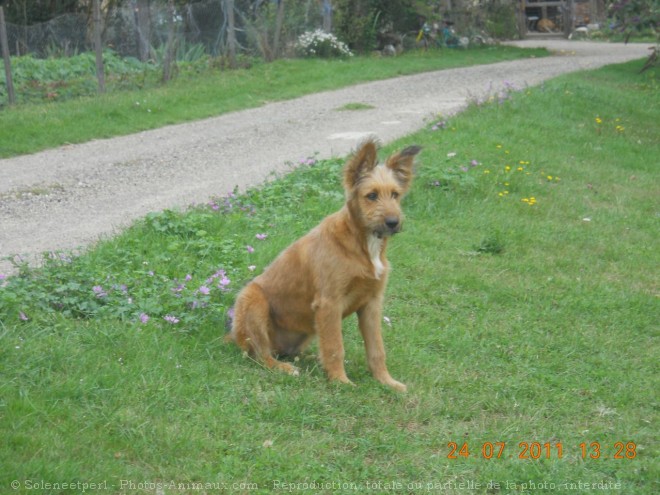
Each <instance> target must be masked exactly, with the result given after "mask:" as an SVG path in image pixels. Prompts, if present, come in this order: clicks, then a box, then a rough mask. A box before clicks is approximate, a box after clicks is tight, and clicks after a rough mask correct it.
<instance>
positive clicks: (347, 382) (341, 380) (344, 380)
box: [330, 375, 355, 387]
mask: <svg viewBox="0 0 660 495" xmlns="http://www.w3.org/2000/svg"><path fill="white" fill-rule="evenodd" d="M330 381H331V382H332V383H341V384H342V385H352V386H353V387H355V383H353V382H352V381H350V380H349V379H348V377H347V376H346V375H342V376H336V377H332V378H330Z"/></svg>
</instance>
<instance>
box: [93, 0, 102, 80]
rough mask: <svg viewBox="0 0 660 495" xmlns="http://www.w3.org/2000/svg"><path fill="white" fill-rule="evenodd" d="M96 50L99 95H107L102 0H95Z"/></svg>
mask: <svg viewBox="0 0 660 495" xmlns="http://www.w3.org/2000/svg"><path fill="white" fill-rule="evenodd" d="M93 3H94V5H93V8H94V49H95V51H96V78H97V79H98V81H99V93H105V72H104V69H103V45H102V44H101V6H100V0H94V2H93Z"/></svg>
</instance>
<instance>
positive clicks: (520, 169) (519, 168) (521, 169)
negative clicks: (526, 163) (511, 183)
mask: <svg viewBox="0 0 660 495" xmlns="http://www.w3.org/2000/svg"><path fill="white" fill-rule="evenodd" d="M516 170H518V172H522V171H523V170H525V169H524V168H522V167H518V168H517V169H516Z"/></svg>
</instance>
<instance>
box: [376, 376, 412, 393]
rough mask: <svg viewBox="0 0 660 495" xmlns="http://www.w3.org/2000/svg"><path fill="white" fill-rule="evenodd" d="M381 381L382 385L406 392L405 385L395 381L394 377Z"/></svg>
mask: <svg viewBox="0 0 660 495" xmlns="http://www.w3.org/2000/svg"><path fill="white" fill-rule="evenodd" d="M381 383H382V384H383V385H387V386H388V387H392V388H393V389H394V390H396V391H397V392H406V391H407V390H408V387H406V386H405V385H404V384H403V383H401V382H397V381H396V380H395V379H394V378H392V377H389V378H388V379H386V380H381Z"/></svg>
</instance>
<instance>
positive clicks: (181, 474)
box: [0, 63, 660, 495]
mask: <svg viewBox="0 0 660 495" xmlns="http://www.w3.org/2000/svg"><path fill="white" fill-rule="evenodd" d="M638 65H639V63H629V64H624V65H618V66H610V67H606V68H603V69H600V70H597V71H593V72H585V73H579V74H573V75H569V76H564V77H561V78H558V79H555V80H552V81H549V82H547V83H545V84H544V85H543V86H541V87H538V88H531V89H526V90H524V91H519V92H515V93H511V94H509V95H507V96H506V98H502V99H501V100H500V99H495V100H494V101H493V102H491V103H486V104H482V105H479V106H477V105H474V106H473V107H472V108H471V109H469V110H468V111H467V112H465V113H464V114H461V115H459V116H456V117H453V118H451V119H447V118H443V117H439V118H438V120H439V121H440V120H442V121H444V124H443V125H442V126H436V125H433V124H435V123H430V124H429V128H428V129H427V130H425V131H422V132H420V133H418V134H415V135H412V136H409V137H407V138H406V139H403V140H401V141H399V142H397V143H394V144H392V145H391V146H388V147H387V149H385V150H383V155H385V154H387V153H389V152H390V151H392V150H393V149H395V148H402V147H404V146H407V145H409V144H412V143H416V144H420V145H422V146H424V151H423V152H422V155H421V158H420V163H419V168H418V177H417V179H416V183H415V184H414V185H413V191H412V193H411V194H410V195H409V196H408V197H407V198H406V200H405V209H406V212H407V221H406V225H405V231H404V232H403V233H402V234H400V235H399V236H397V237H395V238H394V239H393V241H392V242H391V243H390V251H389V258H390V261H391V263H392V265H393V271H392V274H391V277H390V285H389V288H388V291H387V296H386V301H385V315H386V316H387V322H386V323H384V328H385V340H386V347H387V349H388V364H389V368H390V371H391V372H392V374H393V376H396V377H397V378H399V379H401V380H402V381H404V382H405V383H407V385H408V386H409V392H408V393H407V394H398V393H394V392H392V391H390V390H388V389H386V388H384V387H381V386H379V385H378V384H377V383H376V382H375V381H374V380H373V379H372V378H371V376H370V375H369V373H368V371H367V369H366V362H365V357H364V351H363V345H362V343H361V340H360V337H359V332H358V330H357V328H356V323H355V321H354V320H353V319H349V320H347V321H346V322H345V324H344V339H345V343H346V359H347V364H346V368H347V373H348V374H349V376H350V377H351V378H352V379H353V381H354V382H355V383H356V384H357V387H343V386H336V385H332V384H329V383H328V382H327V381H326V378H325V375H324V373H323V372H322V370H321V369H320V367H319V365H318V363H317V361H316V359H315V358H314V357H313V354H312V353H310V354H308V355H306V356H303V358H302V359H301V362H300V363H299V365H300V366H301V367H302V369H303V373H302V376H300V377H298V378H293V377H289V376H284V375H281V374H277V373H273V372H270V371H268V370H265V369H263V368H261V367H260V366H259V365H258V364H257V363H254V362H252V361H251V360H249V359H247V358H244V357H243V356H242V355H241V353H240V352H239V351H238V350H237V349H236V348H235V347H232V346H226V345H225V344H224V343H223V339H222V336H223V332H224V328H223V327H224V323H225V313H226V310H227V308H229V307H230V306H231V304H232V301H233V298H234V296H235V294H236V291H237V290H238V288H239V287H240V286H241V285H242V284H243V283H244V282H245V281H247V280H248V279H250V278H251V277H252V276H254V275H255V274H257V273H259V272H261V270H263V268H264V266H265V265H266V264H267V263H268V262H269V261H271V260H272V259H273V257H274V256H275V255H276V254H277V252H278V251H279V250H280V249H282V248H283V247H285V246H286V245H288V244H289V243H290V242H291V241H293V240H294V239H295V238H296V237H298V236H299V235H300V234H302V233H303V232H305V231H306V230H307V229H309V228H310V227H312V226H313V225H315V224H316V223H317V222H318V221H319V220H320V219H321V218H323V217H324V216H325V215H327V214H328V213H330V212H331V211H333V210H334V209H336V208H338V207H339V206H340V205H341V203H342V194H341V190H340V179H339V173H340V169H341V166H342V164H341V162H339V161H326V162H321V163H315V162H314V161H313V160H311V161H310V164H311V165H304V166H302V167H300V168H299V169H298V170H296V171H295V172H293V173H291V174H290V175H288V176H286V177H283V178H281V179H279V180H276V181H274V182H271V183H270V184H268V185H266V186H264V187H262V188H259V189H255V190H253V191H250V192H249V193H247V194H246V195H244V196H241V197H227V198H219V199H218V200H217V201H215V202H214V203H212V204H209V205H206V206H203V207H198V208H194V209H192V210H190V211H187V212H164V213H160V214H154V215H151V216H149V217H147V218H145V219H144V220H142V221H140V222H137V223H136V224H135V225H134V226H133V227H132V228H130V229H129V230H127V231H126V232H125V233H124V234H122V235H121V236H119V237H117V238H115V239H112V240H109V241H105V242H102V243H100V244H99V245H98V246H96V247H95V248H94V249H92V250H90V251H89V252H88V253H86V254H84V255H82V256H80V257H77V258H74V259H71V260H69V259H67V258H66V256H65V255H53V256H52V258H53V259H52V260H51V263H50V266H48V267H47V268H45V269H43V270H41V271H33V270H30V269H27V268H26V269H24V271H23V273H22V275H21V276H20V277H15V278H9V279H5V280H4V282H0V283H3V286H2V288H1V289H0V321H1V322H2V323H1V325H0V332H1V335H2V343H3V345H2V346H1V347H0V360H1V362H2V367H1V368H0V374H1V375H2V379H1V380H0V391H1V392H0V397H1V402H0V415H1V416H0V417H1V418H2V420H1V421H0V435H1V436H2V438H3V446H2V448H0V466H1V469H0V487H2V489H4V490H8V489H9V487H10V486H11V482H12V481H13V480H16V481H17V482H18V483H19V485H17V486H18V487H19V489H18V490H17V491H16V493H29V492H31V490H30V489H29V488H30V487H33V486H34V484H35V483H51V484H55V483H60V486H59V488H51V489H48V490H46V491H47V492H49V493H65V492H67V493H68V492H70V491H68V490H66V489H63V488H62V487H61V484H62V483H78V482H80V483H85V482H86V483H100V484H103V483H105V487H106V488H107V489H108V490H109V491H110V492H113V493H157V492H159V491H162V492H165V493H193V492H195V490H196V489H197V490H199V489H206V491H208V492H212V491H214V490H218V489H220V488H226V489H227V490H228V491H230V492H232V493H248V492H251V493H267V492H269V491H271V490H273V489H275V490H277V491H294V492H297V493H349V492H355V491H356V490H355V489H357V490H359V491H361V492H371V493H481V494H487V493H488V494H492V493H554V492H559V491H567V492H569V491H570V492H575V493H592V492H597V493H600V492H605V491H606V492H608V493H611V492H615V493H622V494H649V495H650V494H653V493H657V491H658V484H657V483H658V479H659V476H658V474H659V473H658V462H657V461H658V444H657V428H656V427H655V425H656V424H657V421H658V417H657V390H658V385H659V383H658V374H657V371H658V370H657V356H658V348H657V338H658V320H659V319H658V316H659V315H658V304H657V266H658V265H659V264H660V263H659V262H660V260H659V257H660V256H659V255H658V249H657V244H658V233H657V232H658V228H657V227H658V225H657V210H658V200H657V198H658V186H657V184H658V169H657V159H656V158H655V157H657V156H659V155H660V142H659V139H658V136H659V135H660V124H659V120H658V119H657V115H658V102H659V101H660V100H659V99H658V83H657V77H658V71H657V70H656V71H654V72H649V73H647V74H646V75H644V76H637V75H636V73H635V72H636V71H635V69H636V68H637V67H638ZM532 198H533V200H532ZM258 234H259V237H257V235H258ZM263 234H266V235H265V236H264V235H263ZM248 246H251V248H252V249H248ZM220 270H222V273H220ZM224 279H227V280H229V282H227V281H226V280H224ZM202 286H205V287H207V288H208V289H209V293H208V294H205V292H206V291H205V290H201V287H202ZM142 315H146V316H148V317H149V319H148V320H146V319H145V318H142ZM167 316H170V317H174V319H176V320H178V321H177V322H175V321H174V319H172V318H170V319H168V320H166V319H165V317H167ZM195 484H199V485H195ZM205 484H209V485H205ZM28 485H30V486H28ZM204 487H206V488H204ZM78 491H80V490H78Z"/></svg>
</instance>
